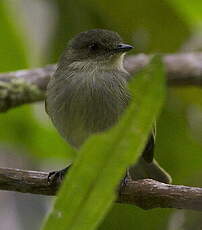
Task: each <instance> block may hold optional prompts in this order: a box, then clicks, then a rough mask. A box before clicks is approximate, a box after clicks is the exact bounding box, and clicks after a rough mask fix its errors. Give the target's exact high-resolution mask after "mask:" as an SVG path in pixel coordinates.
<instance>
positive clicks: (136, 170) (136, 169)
mask: <svg viewBox="0 0 202 230" xmlns="http://www.w3.org/2000/svg"><path fill="white" fill-rule="evenodd" d="M128 174H129V177H130V178H131V179H132V180H139V179H146V178H150V179H154V180H157V181H160V182H163V183H166V184H170V183H171V182H172V179H171V177H170V175H169V174H168V173H167V172H166V171H165V170H164V169H163V168H162V167H161V166H160V165H159V164H158V163H157V161H155V160H153V161H152V162H147V161H145V159H144V158H143V157H142V156H141V157H140V158H139V160H138V162H137V163H136V164H134V165H133V166H131V167H130V168H129V170H128Z"/></svg>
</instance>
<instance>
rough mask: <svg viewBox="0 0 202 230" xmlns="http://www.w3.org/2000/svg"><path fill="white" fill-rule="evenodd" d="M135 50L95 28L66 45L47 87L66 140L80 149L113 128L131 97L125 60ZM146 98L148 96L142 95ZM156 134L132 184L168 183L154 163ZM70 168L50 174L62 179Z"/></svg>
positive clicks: (49, 107) (131, 171) (130, 173)
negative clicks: (146, 180) (137, 182)
mask: <svg viewBox="0 0 202 230" xmlns="http://www.w3.org/2000/svg"><path fill="white" fill-rule="evenodd" d="M132 48H133V47H132V46H131V45H128V44H124V43H123V42H122V39H121V37H120V36H119V34H117V33H115V32H112V31H109V30H104V29H94V30H89V31H86V32H81V33H79V34H78V35H76V36H75V37H74V38H73V39H72V40H71V41H70V42H69V44H68V46H67V48H66V49H65V50H64V53H63V55H62V56H61V58H60V60H59V63H58V68H57V70H56V72H55V74H54V75H53V76H52V77H51V80H50V82H49V84H48V87H47V97H46V111H47V113H48V115H49V116H50V118H51V120H52V122H53V124H54V126H55V127H56V129H57V130H58V132H59V133H60V134H61V135H62V137H63V138H64V139H65V140H66V141H67V142H68V143H70V145H72V146H73V147H75V148H77V149H79V148H80V147H81V145H82V144H83V143H84V142H85V141H86V140H87V139H88V137H89V136H91V135H93V134H95V133H101V132H104V131H106V130H108V129H110V128H111V127H112V126H114V125H115V124H116V123H117V122H118V120H119V118H120V116H121V115H122V114H123V112H124V111H125V109H126V108H127V106H128V104H129V102H130V100H131V99H132V100H135V98H131V95H130V92H129V90H128V86H127V84H128V81H129V80H130V75H129V73H128V72H127V71H126V69H125V68H124V66H123V59H124V55H125V53H126V52H127V51H129V50H131V49H132ZM143 93H144V92H143ZM153 155H154V135H153V134H152V135H151V136H150V137H149V139H148V143H147V145H146V147H145V150H144V152H143V153H142V155H141V156H140V158H139V160H138V162H137V163H136V164H134V165H133V166H131V167H130V168H129V169H128V173H127V175H128V176H129V177H130V178H131V179H133V180H137V179H143V178H152V179H155V180H158V181H161V182H164V183H170V176H169V175H168V174H167V173H166V172H165V171H164V170H163V169H162V168H161V167H160V166H159V165H158V164H157V162H156V161H155V160H154V159H153ZM68 168H69V167H67V168H65V169H63V170H60V171H56V172H51V173H50V175H49V178H52V179H51V181H54V180H58V179H60V180H61V179H62V178H63V176H64V174H65V173H66V171H67V170H68Z"/></svg>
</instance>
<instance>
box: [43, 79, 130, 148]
mask: <svg viewBox="0 0 202 230" xmlns="http://www.w3.org/2000/svg"><path fill="white" fill-rule="evenodd" d="M95 84H96V86H95ZM128 95H129V94H128V92H127V90H126V82H125V80H119V81H118V80H117V81H116V80H114V79H113V81H111V82H106V81H99V82H94V81H91V82H89V81H83V82H82V81H80V82H78V84H77V85H75V87H69V88H68V90H65V91H64V92H61V94H60V98H59V97H58V102H57V98H55V99H52V101H54V103H55V105H54V104H52V105H51V107H52V108H54V110H51V109H48V110H49V111H48V113H49V115H50V117H51V119H52V121H53V123H54V125H55V126H56V128H57V129H58V131H59V132H60V133H61V135H62V136H63V137H64V138H65V139H66V140H67V141H68V142H69V143H70V144H71V145H73V146H75V147H77V148H78V147H80V145H81V144H82V143H83V142H84V141H85V140H86V139H87V138H88V137H89V135H91V134H93V133H99V132H102V131H105V130H107V129H109V128H110V127H112V126H113V125H114V124H115V123H116V122H117V120H118V119H119V117H120V115H121V114H122V112H123V111H124V109H125V108H126V106H127V105H128V101H129V96H128ZM61 98H62V101H63V103H62V104H61ZM47 102H48V100H47ZM51 103H52V102H51ZM49 104H50V103H47V105H48V107H50V106H49ZM58 105H60V106H58Z"/></svg>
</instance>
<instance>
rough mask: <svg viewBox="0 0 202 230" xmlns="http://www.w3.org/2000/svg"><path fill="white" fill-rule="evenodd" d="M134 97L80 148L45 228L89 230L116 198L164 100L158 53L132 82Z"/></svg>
mask: <svg viewBox="0 0 202 230" xmlns="http://www.w3.org/2000/svg"><path fill="white" fill-rule="evenodd" d="M130 87H131V92H132V94H133V100H132V102H131V104H130V106H129V108H128V109H127V111H126V112H125V114H124V115H123V116H122V118H121V119H120V121H119V123H118V124H117V125H116V126H115V127H114V128H113V129H111V130H109V131H108V132H106V133H105V134H101V135H95V136H93V137H91V138H90V139H89V140H88V141H87V142H86V144H85V145H84V146H83V148H82V149H81V150H80V152H79V155H78V157H77V158H76V160H75V162H74V165H73V167H72V169H71V170H70V172H69V173H68V175H67V177H66V178H65V180H64V183H63V185H62V187H61V189H60V191H59V194H58V197H57V199H56V202H55V205H54V209H53V211H52V213H51V214H50V215H49V218H48V220H47V222H46V223H45V226H44V228H43V230H53V229H54V230H55V229H57V230H93V229H96V227H97V226H98V224H99V223H100V221H101V220H102V219H103V218H104V216H105V215H106V213H107V211H108V210H109V209H110V207H111V205H112V202H113V201H114V200H115V199H116V193H117V191H116V190H117V185H118V184H119V183H120V180H121V178H122V177H123V176H124V174H125V171H126V168H127V167H128V166H129V165H131V164H132V163H134V162H135V160H136V159H137V157H138V155H139V154H140V153H141V151H142V150H143V148H144V145H145V142H146V140H147V136H148V134H149V132H150V131H151V128H152V124H153V122H154V120H155V118H156V116H157V115H158V113H159V111H160V108H161V106H162V102H163V99H164V93H165V91H164V69H163V66H162V64H161V61H160V58H159V57H155V58H153V60H152V62H151V64H150V65H149V66H148V67H147V68H146V69H145V70H144V71H143V72H141V73H140V74H138V75H137V76H136V77H135V79H134V80H132V81H131V84H130Z"/></svg>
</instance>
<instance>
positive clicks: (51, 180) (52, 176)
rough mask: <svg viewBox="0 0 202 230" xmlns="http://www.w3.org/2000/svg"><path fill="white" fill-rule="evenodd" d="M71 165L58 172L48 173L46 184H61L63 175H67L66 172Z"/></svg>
mask: <svg viewBox="0 0 202 230" xmlns="http://www.w3.org/2000/svg"><path fill="white" fill-rule="evenodd" d="M70 166H71V165H69V166H68V167H66V168H64V169H62V170H59V171H53V172H50V173H49V175H48V184H61V182H62V180H63V178H64V176H65V174H66V173H67V171H68V170H69V168H70Z"/></svg>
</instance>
